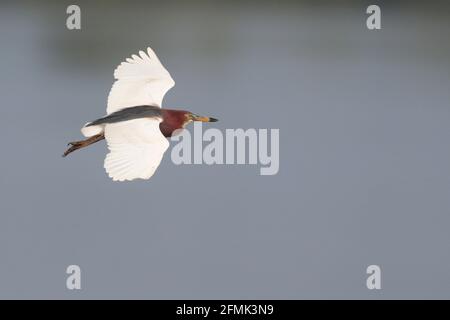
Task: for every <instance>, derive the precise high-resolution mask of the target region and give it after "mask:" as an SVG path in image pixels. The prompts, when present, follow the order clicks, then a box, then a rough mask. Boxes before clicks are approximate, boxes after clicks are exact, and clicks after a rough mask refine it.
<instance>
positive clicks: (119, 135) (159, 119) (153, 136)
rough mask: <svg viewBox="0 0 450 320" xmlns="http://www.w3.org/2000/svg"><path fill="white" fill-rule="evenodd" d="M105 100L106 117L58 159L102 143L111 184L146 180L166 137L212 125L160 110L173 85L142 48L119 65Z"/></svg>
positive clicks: (195, 117)
mask: <svg viewBox="0 0 450 320" xmlns="http://www.w3.org/2000/svg"><path fill="white" fill-rule="evenodd" d="M114 78H115V79H116V81H115V83H114V84H113V86H112V88H111V91H110V93H109V96H108V106H107V108H106V116H104V117H102V118H100V119H97V120H94V121H91V122H88V123H86V124H85V125H84V127H83V128H82V129H81V133H82V134H83V135H84V136H85V137H86V138H87V139H85V140H81V141H75V142H70V143H69V144H68V145H69V146H70V147H69V148H68V149H67V150H66V152H64V154H63V157H65V156H67V155H68V154H70V153H72V152H74V151H75V150H78V149H81V148H84V147H87V146H89V145H91V144H93V143H95V142H98V141H100V140H103V139H105V140H106V143H107V145H108V149H109V153H108V154H107V155H106V158H105V163H104V167H105V169H106V172H107V173H108V175H109V177H111V178H112V179H113V180H114V181H126V180H134V179H149V178H150V177H151V176H152V175H153V174H154V173H155V171H156V168H157V167H158V166H159V163H160V162H161V159H162V157H163V154H164V152H165V151H166V150H167V148H168V147H169V141H168V140H167V138H168V137H171V136H172V135H173V134H176V132H175V131H176V130H177V129H182V128H184V127H185V126H186V125H187V124H188V123H189V122H192V121H202V122H215V121H217V119H214V118H210V117H202V116H199V115H196V114H194V113H192V112H189V111H185V110H172V109H162V108H161V104H162V100H163V98H164V95H165V94H166V93H167V91H169V89H170V88H172V87H173V86H174V85H175V81H173V79H172V77H171V76H170V74H169V72H168V71H167V70H166V69H165V68H164V66H163V65H162V64H161V62H160V61H159V59H158V57H157V56H156V54H155V52H154V51H153V50H152V49H151V48H147V52H144V51H140V52H139V55H132V56H131V58H128V59H126V61H124V62H122V63H121V64H120V65H119V66H118V67H117V68H116V70H115V71H114Z"/></svg>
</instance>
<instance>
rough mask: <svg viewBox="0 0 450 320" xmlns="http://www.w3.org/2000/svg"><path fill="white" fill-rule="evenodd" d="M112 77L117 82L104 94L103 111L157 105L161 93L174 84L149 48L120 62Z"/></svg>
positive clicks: (159, 101) (158, 105)
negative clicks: (104, 109) (106, 94)
mask: <svg viewBox="0 0 450 320" xmlns="http://www.w3.org/2000/svg"><path fill="white" fill-rule="evenodd" d="M114 78H115V79H117V81H116V82H115V83H114V84H113V86H112V88H111V91H110V93H109V96H108V107H107V108H106V113H107V114H110V113H113V112H115V111H118V110H120V109H123V108H127V107H134V106H141V105H152V106H157V107H161V103H162V100H163V98H164V95H165V94H166V93H167V91H169V89H170V88H172V87H173V86H174V85H175V81H173V79H172V77H171V76H170V74H169V72H168V71H167V70H166V69H165V68H164V66H163V65H162V64H161V62H160V61H159V59H158V57H157V56H156V54H155V52H153V50H152V49H151V48H147V53H145V52H144V51H140V52H139V56H137V55H133V56H131V58H128V59H127V60H126V61H125V62H122V63H121V64H120V65H119V66H118V67H117V68H116V70H115V71H114Z"/></svg>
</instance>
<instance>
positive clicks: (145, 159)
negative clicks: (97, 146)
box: [105, 118, 169, 181]
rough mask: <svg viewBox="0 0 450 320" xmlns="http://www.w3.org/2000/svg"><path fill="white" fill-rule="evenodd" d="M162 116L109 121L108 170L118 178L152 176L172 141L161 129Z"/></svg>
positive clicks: (130, 178)
mask: <svg viewBox="0 0 450 320" xmlns="http://www.w3.org/2000/svg"><path fill="white" fill-rule="evenodd" d="M160 122H161V119H159V118H144V119H136V120H130V121H124V122H117V123H111V124H107V125H106V126H105V138H106V142H107V143H108V148H109V150H110V152H109V153H108V154H107V155H106V158H105V169H106V172H107V173H108V175H109V176H110V177H111V178H112V179H113V180H114V181H124V180H134V179H149V178H150V177H151V176H152V175H153V174H154V173H155V170H156V168H158V166H159V163H160V162H161V159H162V157H163V154H164V152H165V151H166V150H167V148H168V147H169V141H168V140H167V139H166V138H165V137H164V136H163V135H162V133H161V131H160V129H159V123H160Z"/></svg>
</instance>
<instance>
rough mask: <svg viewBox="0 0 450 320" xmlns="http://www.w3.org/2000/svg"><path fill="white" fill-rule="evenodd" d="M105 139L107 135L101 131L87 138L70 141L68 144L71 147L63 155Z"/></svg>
mask: <svg viewBox="0 0 450 320" xmlns="http://www.w3.org/2000/svg"><path fill="white" fill-rule="evenodd" d="M103 139H105V135H104V134H103V133H100V134H97V135H95V136H92V137H89V138H87V139H86V140H81V141H74V142H69V143H68V144H67V145H68V146H70V148H69V149H67V150H66V151H65V152H64V154H63V157H65V156H67V155H68V154H69V153H72V152H74V151H75V150H78V149H81V148H84V147H87V146H89V145H91V144H93V143H96V142H98V141H100V140H103Z"/></svg>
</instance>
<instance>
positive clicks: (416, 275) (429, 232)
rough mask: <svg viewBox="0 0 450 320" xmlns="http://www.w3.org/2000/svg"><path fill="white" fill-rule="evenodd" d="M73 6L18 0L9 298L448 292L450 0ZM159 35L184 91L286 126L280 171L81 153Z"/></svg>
mask: <svg viewBox="0 0 450 320" xmlns="http://www.w3.org/2000/svg"><path fill="white" fill-rule="evenodd" d="M69 4H72V3H70V2H68V1H58V2H56V1H39V2H37V1H35V2H31V1H28V2H27V1H16V2H2V3H1V4H0V39H1V43H2V45H1V59H0V70H2V72H1V74H0V94H1V97H2V100H1V101H2V107H1V114H0V115H1V117H0V133H1V134H0V139H1V140H0V142H1V145H2V152H1V155H2V156H1V160H0V163H1V164H2V167H3V171H2V178H1V180H0V194H1V201H0V213H1V214H0V297H1V298H192V299H195V298H204V299H205V298H210V299H214V298H449V292H450V277H449V275H448V270H449V268H450V251H449V244H450V234H449V232H448V226H449V224H450V216H449V208H450V200H449V196H448V194H449V192H450V188H449V186H450V184H449V181H450V146H449V143H448V140H449V139H448V138H449V137H450V126H449V119H450V108H449V101H450V99H449V98H450V90H449V89H450V59H449V57H450V43H449V41H448V34H449V31H450V14H449V9H450V6H449V4H448V2H445V1H430V2H419V1H416V2H414V1H408V2H406V1H395V2H394V1H380V2H379V4H380V6H381V8H382V29H381V30H379V31H369V30H367V28H366V26H365V19H366V17H367V16H366V14H365V9H366V7H367V6H368V5H369V4H371V3H369V2H366V1H342V2H339V4H338V3H337V2H332V1H303V2H297V1H289V2H281V3H275V2H273V1H257V2H256V1H255V2H241V1H228V2H226V3H225V2H224V3H222V4H219V3H215V2H212V1H194V2H192V1H189V3H187V2H185V1H171V2H167V3H164V4H163V3H156V2H153V1H145V2H144V1H127V2H125V1H77V4H78V5H79V6H80V7H81V10H82V30H80V31H69V30H67V29H66V27H65V20H66V17H67V15H66V13H65V11H66V8H67V6H68V5H69ZM147 46H151V47H152V48H153V49H154V50H155V51H156V53H157V54H158V55H159V57H160V59H161V61H162V62H163V64H164V65H165V66H166V67H167V69H168V70H169V72H170V73H171V74H172V76H173V78H174V79H175V81H176V83H177V84H176V86H175V88H173V89H172V90H171V91H170V92H169V93H168V94H167V96H166V98H165V100H164V105H165V106H167V107H174V108H183V109H189V110H191V111H193V112H195V113H198V114H205V115H211V116H214V117H217V118H219V119H220V122H218V123H215V124H213V125H214V127H217V128H220V129H225V128H279V129H280V138H281V141H280V172H279V174H278V175H275V176H269V177H268V176H259V168H258V167H257V166H217V165H216V166H206V165H203V166H195V165H191V166H175V165H173V164H172V163H171V161H170V157H169V154H168V153H167V154H166V156H165V157H164V159H163V162H162V164H161V166H160V168H159V169H158V171H157V173H156V175H155V176H154V177H153V178H152V179H151V180H150V181H138V182H133V183H123V184H118V183H112V182H111V181H110V180H109V179H108V177H107V176H106V174H105V172H104V170H103V158H104V155H105V153H106V147H105V146H104V145H100V144H99V145H96V146H93V147H92V148H89V150H84V151H81V152H79V153H75V154H74V155H73V156H71V157H69V158H67V159H62V158H61V157H60V155H61V153H62V152H63V151H64V147H65V144H66V143H67V142H68V141H72V140H76V139H78V138H79V137H80V133H79V128H80V127H81V126H82V125H83V124H84V123H85V122H86V121H89V120H92V119H95V118H97V117H98V116H101V115H103V114H104V112H105V107H106V97H107V94H108V92H109V89H110V86H111V84H112V81H113V77H112V76H113V70H114V68H115V67H116V66H117V65H118V64H119V63H120V62H121V61H122V60H124V58H126V57H127V56H129V55H130V54H132V53H136V52H137V51H138V50H141V49H144V48H146V47H147ZM69 264H78V265H80V266H81V268H82V274H83V278H82V281H83V282H82V286H83V289H82V290H81V291H80V292H69V291H68V290H66V289H65V277H66V275H65V268H66V267H67V266H68V265H69ZM370 264H378V265H380V266H381V268H382V272H383V278H382V286H383V289H382V290H381V291H380V292H373V291H369V290H367V289H366V287H365V279H366V274H365V270H366V267H367V266H368V265H370Z"/></svg>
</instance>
